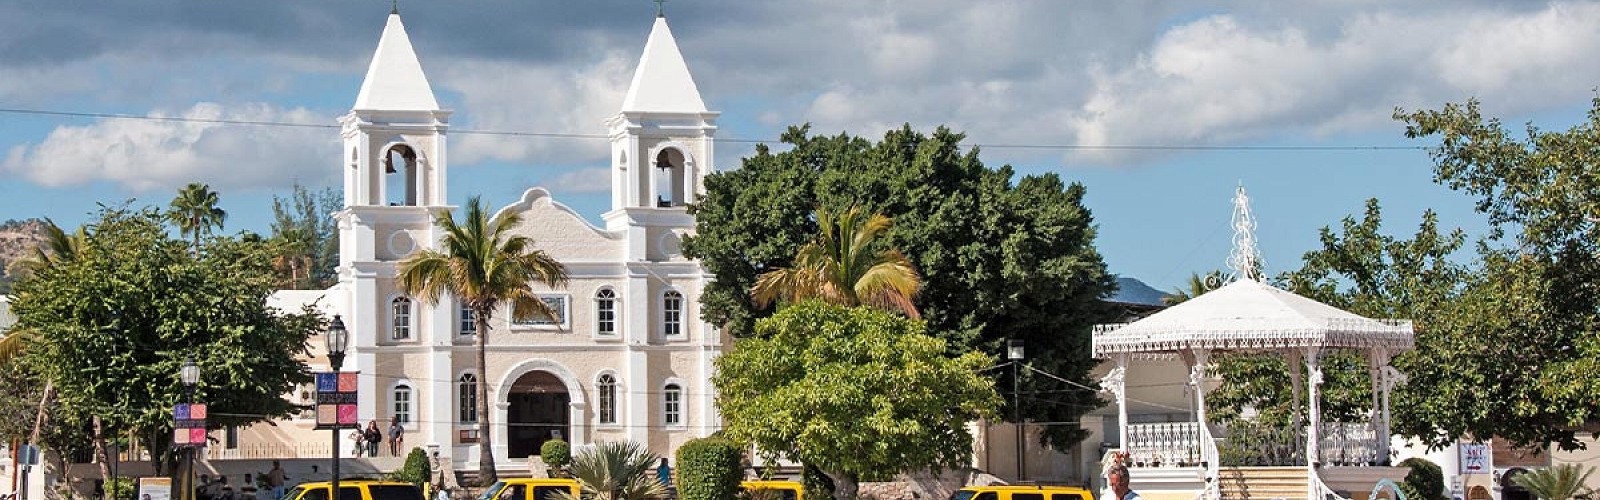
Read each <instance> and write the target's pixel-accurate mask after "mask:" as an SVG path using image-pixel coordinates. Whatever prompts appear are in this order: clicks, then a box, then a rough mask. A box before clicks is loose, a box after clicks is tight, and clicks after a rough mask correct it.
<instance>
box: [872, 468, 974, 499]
mask: <svg viewBox="0 0 1600 500" xmlns="http://www.w3.org/2000/svg"><path fill="white" fill-rule="evenodd" d="M1004 483H1005V481H1001V480H1000V478H998V477H995V476H991V475H989V474H987V473H984V472H982V471H979V470H975V469H963V470H947V471H944V472H942V473H940V474H934V473H933V472H931V471H924V472H917V473H912V474H901V475H899V476H896V477H895V480H894V481H887V482H881V483H861V486H860V492H859V496H860V497H861V498H862V499H863V500H944V499H946V498H950V494H951V493H954V492H955V491H956V490H958V489H961V488H962V487H965V486H985V485H990V484H1004Z"/></svg>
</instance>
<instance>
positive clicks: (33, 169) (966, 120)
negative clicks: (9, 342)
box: [0, 0, 1600, 289]
mask: <svg viewBox="0 0 1600 500" xmlns="http://www.w3.org/2000/svg"><path fill="white" fill-rule="evenodd" d="M388 10H389V2H387V1H379V0H360V1H344V2H323V1H311V0H290V1H283V2H200V1H180V0H149V1H140V2H116V3H109V4H108V3H105V2H95V1H89V0H65V1H45V0H20V1H12V2H5V3H3V4H0V108H8V109H34V110H55V111H73V112H92V113H121V114H132V115H139V116H150V115H159V116H188V117H198V118H224V119H237V120H256V121H277V122H294V123H312V124H333V123H334V119H335V117H337V116H339V115H341V114H343V113H344V112H345V111H347V110H348V108H349V106H350V105H351V103H352V102H353V101H354V99H355V94H356V91H357V90H358V89H359V87H360V83H361V77H362V75H363V74H364V72H365V70H366V65H367V61H368V60H369V58H370V57H371V54H372V50H373V48H374V47H375V46H376V43H377V39H378V35H379V34H380V32H381V30H382V28H383V23H384V17H385V15H386V14H387V13H388ZM666 10H667V13H668V19H669V22H670V23H671V25H672V28H673V31H674V34H675V35H676V37H677V39H678V42H679V45H680V47H681V49H682V51H683V53H684V56H685V58H686V60H687V61H688V63H689V66H690V70H691V71H693V72H694V75H695V79H696V82H697V84H698V86H699V88H700V91H701V94H702V96H703V98H704V100H705V101H706V103H707V104H708V106H710V107H711V108H713V109H715V110H719V111H721V112H722V113H723V114H722V118H721V120H720V122H719V125H720V126H721V129H720V131H719V137H721V138H729V139H733V138H737V139H771V138H775V137H776V136H777V135H778V133H779V132H780V131H781V130H782V129H783V127H785V126H787V125H790V124H797V123H803V122H810V123H812V124H813V130H815V131H818V132H823V133H835V132H839V131H848V132H851V133H854V134H858V135H864V136H869V137H876V136H879V135H881V134H882V132H883V131H884V130H885V129H887V128H890V127H894V126H898V125H899V124H901V123H910V124H912V125H913V126H914V127H917V128H921V129H924V130H926V129H931V128H932V127H934V126H937V125H940V124H948V125H949V126H951V127H952V128H954V129H957V130H962V131H965V132H967V133H968V135H969V137H970V141H971V142H972V143H973V144H980V145H982V144H988V145H1018V144H1032V145H1060V146H1074V147H1078V148H1083V149H1063V148H1005V147H989V148H985V149H984V150H983V158H984V159H985V161H986V162H988V163H989V164H991V165H1000V164H1012V165H1014V166H1015V167H1016V168H1017V170H1018V171H1019V172H1020V173H1023V174H1037V173H1044V172H1054V173H1057V174H1060V175H1062V176H1063V177H1064V178H1066V179H1068V180H1072V181H1078V182H1082V183H1084V184H1085V185H1087V187H1088V193H1089V194H1088V199H1087V203H1088V205H1089V207H1090V208H1091V209H1092V210H1093V212H1094V215H1095V217H1096V221H1097V223H1098V224H1099V227H1100V233H1099V239H1098V241H1097V244H1098V246H1099V248H1100V250H1101V252H1102V254H1103V255H1104V256H1105V258H1106V260H1107V262H1108V263H1109V264H1110V266H1111V269H1112V270H1113V271H1114V272H1117V273H1120V274H1124V275H1128V276H1133V277H1136V278H1139V279H1142V280H1144V281H1146V282H1148V283H1150V284H1151V285H1154V286H1156V287H1158V288H1162V289H1170V288H1173V287H1175V286H1177V285H1179V284H1181V283H1182V282H1183V281H1184V280H1185V279H1186V277H1187V276H1188V275H1189V273H1191V272H1203V271H1206V270H1209V269H1214V268H1219V267H1222V266H1223V263H1224V261H1225V259H1226V257H1227V253H1228V247H1229V242H1230V238H1231V235H1230V234H1229V232H1228V223H1229V215H1230V210H1231V206H1230V202H1229V199H1230V198H1231V197H1232V195H1233V190H1234V187H1235V186H1237V185H1238V184H1240V183H1243V184H1244V185H1245V187H1246V188H1247V189H1248V190H1249V192H1250V194H1251V197H1252V199H1253V200H1254V202H1255V211H1256V214H1257V217H1258V219H1259V223H1260V229H1259V231H1258V233H1259V235H1258V239H1259V240H1260V241H1261V246H1262V251H1263V254H1264V256H1265V259H1266V261H1267V265H1268V269H1269V271H1272V272H1277V271H1283V270H1286V269H1291V268H1294V267H1297V266H1298V264H1299V257H1300V255H1301V254H1302V253H1303V252H1305V251H1306V250H1309V249H1311V248H1313V246H1314V245H1315V244H1316V235H1317V230H1318V229H1319V228H1320V227H1322V226H1324V225H1329V224H1337V223H1338V221H1339V219H1340V218H1341V217H1344V216H1346V215H1348V214H1352V213H1359V212H1360V211H1361V210H1362V203H1363V201H1364V200H1365V199H1367V198H1370V197H1377V198H1379V199H1380V200H1381V201H1382V203H1383V205H1384V207H1385V213H1386V220H1387V222H1388V227H1389V229H1390V230H1391V231H1394V232H1397V233H1406V232H1408V231H1410V230H1411V229H1413V228H1414V227H1415V225H1416V223H1417V222H1418V218H1419V216H1420V214H1421V213H1422V211H1423V210H1425V209H1429V208H1432V209H1434V210H1436V211H1438V212H1440V214H1441V219H1442V221H1443V223H1444V224H1445V225H1446V226H1451V227H1464V228H1466V229H1468V230H1469V231H1473V232H1477V231H1481V230H1482V229H1483V225H1482V222H1481V217H1478V216H1476V215H1475V214H1473V213H1472V202H1473V200H1472V199H1470V198H1467V197H1466V196H1464V195H1461V194H1459V193H1455V192H1451V191H1449V190H1448V189H1446V188H1444V187H1441V186H1438V185H1436V184H1434V183H1433V182H1432V162H1431V161H1430V159H1429V158H1428V156H1427V154H1426V152H1424V151H1420V150H1414V149H1410V150H1407V149H1400V150H1339V151H1304V150H1300V151H1281V150H1275V151H1259V150H1257V151H1245V150H1222V151H1187V150H1178V151H1150V150H1135V151H1126V150H1104V149H1095V147H1097V146H1108V145H1111V146H1118V145H1158V146H1177V145H1199V146H1247V147H1256V146H1361V147H1365V146H1389V147H1393V146H1426V145H1428V144H1427V143H1425V142H1416V141H1409V140H1406V139H1405V138H1404V137H1402V135H1401V130H1402V127H1401V126H1400V124H1398V123H1396V122H1394V121H1393V120H1392V119H1390V114H1391V113H1392V111H1393V109H1394V108H1395V107H1397V106H1399V107H1404V108H1407V109H1417V108H1437V107H1439V106H1441V105H1443V104H1444V103H1446V102H1460V101H1463V100H1465V99H1467V98H1469V97H1477V98H1480V99H1482V100H1483V102H1484V108H1485V111H1486V112H1487V113H1489V114H1492V115H1494V116H1499V117H1502V118H1503V119H1505V120H1506V121H1507V122H1508V123H1512V124H1519V123H1522V122H1526V121H1534V122H1537V123H1538V124H1540V125H1541V126H1544V127H1546V128H1565V127H1568V126H1571V125H1572V124H1574V123H1576V122H1578V121H1579V120H1582V119H1583V118H1584V112H1585V111H1586V110H1587V109H1588V107H1589V101H1590V99H1591V98H1593V97H1594V96H1595V88H1596V86H1597V85H1600V66H1597V65H1595V64H1593V63H1592V54H1595V53H1600V32H1597V31H1596V30H1594V29H1593V26H1596V25H1597V24H1600V4H1597V3H1594V2H1551V3H1537V2H1519V3H1512V4H1502V3H1500V2H1473V1H1452V2H1446V1H1416V2H1371V1H1348V2H1335V1H1314V2H1313V1H1307V2H1289V3H1282V2H1259V1H1238V2H1204V3H1197V2H1118V3H1107V2H1076V1H1053V0H1052V1H1047V0H1033V1H1027V0H996V1H986V2H969V1H957V0H948V1H947V0H938V1H918V2H909V1H901V2H895V1H886V0H879V1H867V2H862V1H856V0H814V1H796V2H740V1H736V0H704V1H700V0H674V1H669V2H667V6H666ZM401 13H402V17H403V18H404V20H405V23H406V26H407V29H408V31H409V32H410V35H411V39H412V41H413V44H414V45H415V47H416V50H417V52H418V53H419V56H420V58H421V60H422V64H423V67H424V69H425V70H426V71H427V72H428V75H429V78H430V81H431V82H432V84H433V87H434V89H435V91H436V93H438V97H439V99H440V101H441V103H442V104H443V105H444V106H446V107H448V108H450V109H452V110H454V111H455V114H454V116H453V117H452V119H451V123H452V126H453V127H454V128H455V129H457V130H469V129H482V130H501V131H522V132H548V133H576V134H603V133H604V132H605V130H604V127H603V126H602V121H603V120H604V119H605V118H606V117H607V116H608V115H610V114H612V113H614V112H615V111H616V109H617V107H618V106H619V105H620V103H621V99H622V94H623V93H624V92H625V90H626V85H627V84H628V80H629V78H630V77H631V75H632V71H633V66H634V64H635V63H636V62H637V58H638V55H639V52H640V51H641V49H642V47H643V44H644V40H645V37H646V35H647V34H648V32H649V28H650V23H651V21H652V16H653V15H654V13H655V4H653V3H651V2H648V1H645V0H597V1H588V2H532V1H512V0H480V1H471V2H468V1H459V2H456V1H439V2H431V1H430V2H402V4H401ZM337 140H338V136H337V131H336V130H332V129H324V128H290V127H246V126H230V125H206V124H177V123H171V122H155V121H148V120H119V119H105V118H81V117H62V116H41V115H30V114H18V113H0V173H3V177H0V219H5V218H16V219H21V218H28V217H52V218H54V219H55V220H56V221H58V222H60V223H62V224H63V225H73V224H77V223H80V222H82V221H84V220H85V218H86V216H87V215H88V214H89V213H90V212H92V211H94V210H95V207H96V206H97V204H99V203H115V202H118V201H120V200H125V199H129V198H137V199H138V200H139V201H140V202H143V203H152V204H164V203H166V202H167V201H168V200H170V199H171V197H172V195H173V193H174V192H175V190H176V189H177V187H179V186H181V185H183V184H186V183H187V182H190V181H201V182H207V183H210V184H212V185H213V187H214V188H215V189H217V190H218V191H219V192H220V193H221V194H222V199H223V207H224V208H225V209H226V210H227V211H228V212H229V214H230V218H229V221H228V225H227V229H228V230H230V231H232V230H241V229H248V230H256V231H264V230H265V228H266V224H267V220H268V219H269V217H270V209H269V207H270V200H271V197H272V195H274V194H284V193H287V192H288V191H289V186H290V185H292V184H293V183H296V182H298V183H301V184H304V185H309V186H317V187H322V186H332V185H334V183H335V182H336V180H337V179H336V178H335V175H336V173H337V171H338V165H339V159H338V153H337V148H336V145H337ZM450 140H451V155H452V156H451V158H450V164H451V167H450V168H451V170H450V175H451V178H450V186H449V192H450V194H451V199H452V201H453V202H455V203H458V204H459V203H460V202H462V201H464V200H465V198H466V197H467V196H470V195H473V194H481V195H483V196H484V197H485V198H486V199H487V200H489V201H490V202H492V203H496V204H504V203H509V202H511V201H513V200H515V199H516V197H517V196H519V195H520V194H521V192H522V191H523V190H524V189H527V188H528V187H532V186H535V185H541V186H545V187H548V188H550V189H551V191H552V192H553V193H554V194H555V196H556V197H557V199H559V200H561V201H563V202H565V203H567V204H569V205H571V206H573V207H574V208H575V209H577V210H578V211H579V212H580V213H583V214H585V215H586V216H588V217H590V218H591V219H598V217H599V214H600V213H601V212H603V211H605V210H607V209H608V208H609V206H608V205H609V195H608V194H607V193H606V192H605V190H606V189H609V177H608V174H606V171H605V169H604V165H605V156H606V144H605V141H604V140H599V139H586V138H540V137H502V136H484V135H467V134H457V135H453V136H451V139H450ZM750 150H751V145H749V144H747V143H742V142H723V143H720V144H719V145H718V156H717V158H716V159H715V165H716V167H717V168H719V169H732V168H737V167H738V165H739V158H740V157H741V156H742V155H744V154H746V153H748V152H749V151H750Z"/></svg>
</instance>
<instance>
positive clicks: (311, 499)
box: [283, 486, 328, 500]
mask: <svg viewBox="0 0 1600 500" xmlns="http://www.w3.org/2000/svg"><path fill="white" fill-rule="evenodd" d="M300 495H305V496H303V497H302V496H300ZM283 498H286V499H288V500H328V490H326V489H323V488H317V489H314V490H313V489H309V488H306V487H305V486H296V487H294V490H292V491H290V492H289V493H286V494H284V495H283Z"/></svg>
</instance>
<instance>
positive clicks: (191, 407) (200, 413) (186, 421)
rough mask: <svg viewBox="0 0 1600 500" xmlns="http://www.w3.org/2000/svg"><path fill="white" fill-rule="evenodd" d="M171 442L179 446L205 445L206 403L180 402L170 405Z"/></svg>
mask: <svg viewBox="0 0 1600 500" xmlns="http://www.w3.org/2000/svg"><path fill="white" fill-rule="evenodd" d="M172 422H173V425H172V444H173V445H174V446H177V447H179V448H187V447H204V446H205V445H206V405H204V404H199V403H180V404H178V405H176V406H173V407H172Z"/></svg>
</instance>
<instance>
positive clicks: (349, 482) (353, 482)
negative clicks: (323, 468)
mask: <svg viewBox="0 0 1600 500" xmlns="http://www.w3.org/2000/svg"><path fill="white" fill-rule="evenodd" d="M361 485H367V486H413V487H415V486H416V485H415V484H411V483H408V482H405V481H385V480H381V479H340V480H339V487H340V488H343V487H345V486H361ZM300 486H308V487H312V488H326V487H328V486H331V485H330V484H329V482H328V481H315V482H309V483H300Z"/></svg>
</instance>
